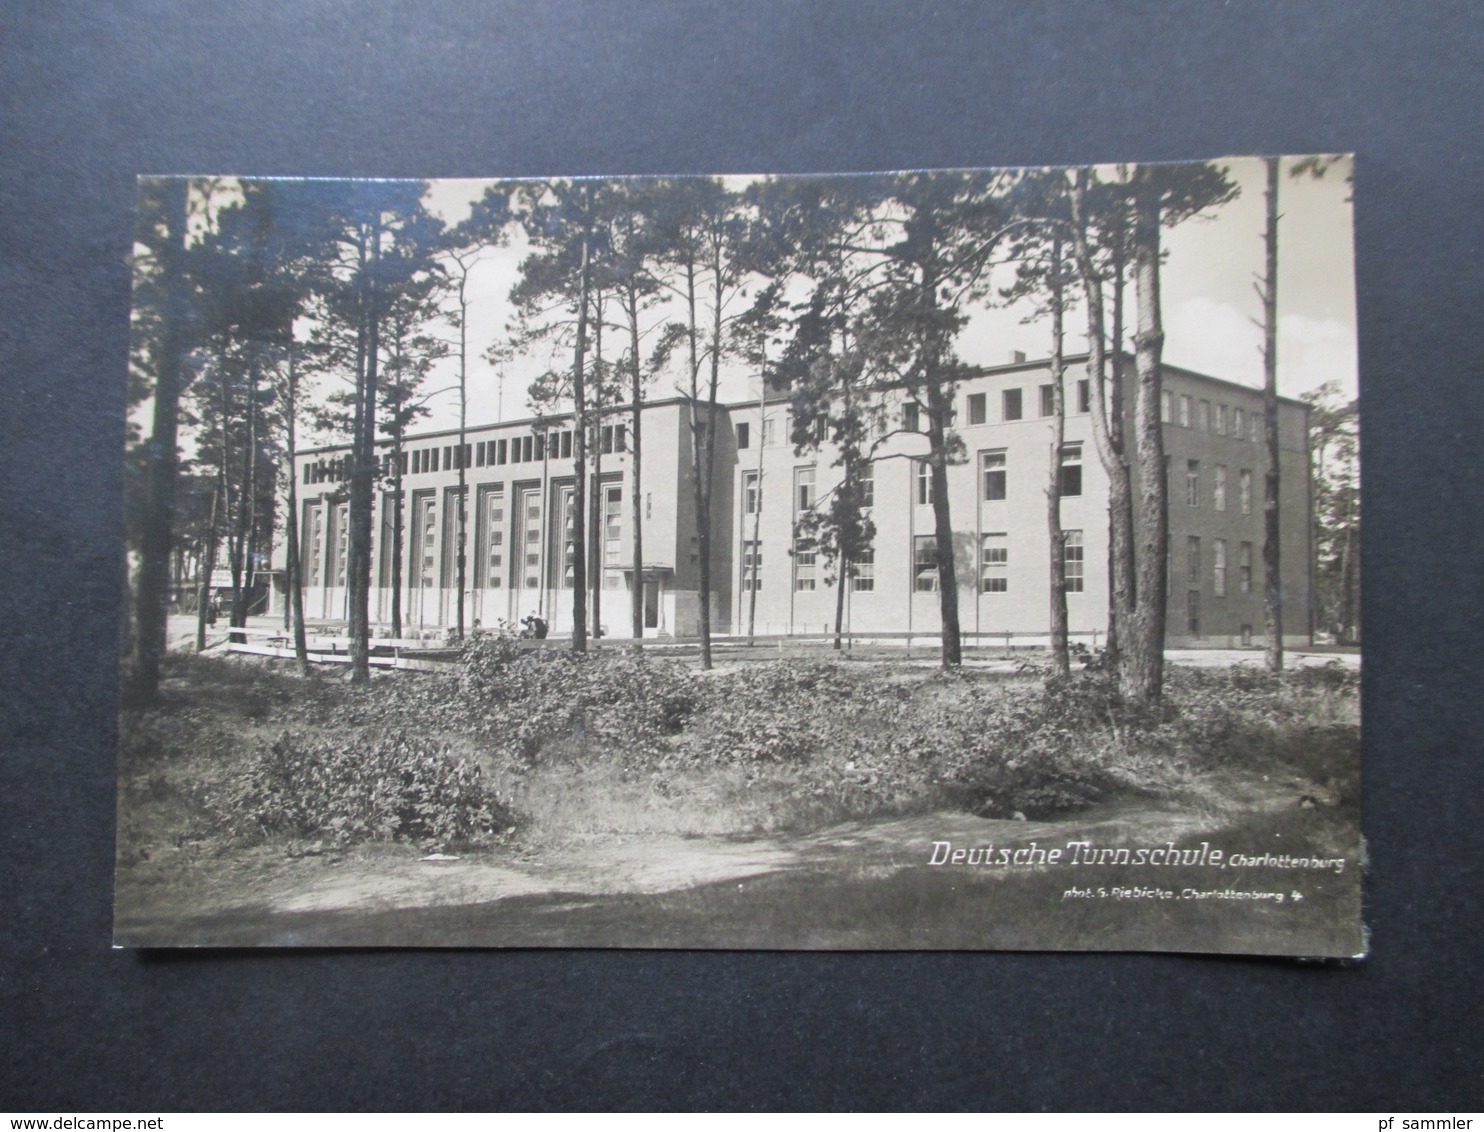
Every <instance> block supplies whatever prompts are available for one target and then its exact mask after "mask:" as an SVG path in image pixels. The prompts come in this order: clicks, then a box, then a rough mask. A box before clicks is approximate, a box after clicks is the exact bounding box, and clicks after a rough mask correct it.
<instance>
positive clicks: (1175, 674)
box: [115, 156, 1365, 957]
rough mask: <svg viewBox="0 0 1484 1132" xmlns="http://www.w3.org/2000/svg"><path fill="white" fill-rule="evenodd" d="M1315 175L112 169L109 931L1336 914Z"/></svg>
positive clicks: (347, 931)
mask: <svg viewBox="0 0 1484 1132" xmlns="http://www.w3.org/2000/svg"><path fill="white" fill-rule="evenodd" d="M1353 189H1354V184H1353V176H1352V162H1351V159H1350V158H1349V157H1346V156H1312V157H1282V158H1257V157H1253V158H1230V159H1223V160H1218V161H1199V162H1190V163H1182V164H1167V165H1121V166H1113V165H1103V166H1089V167H1086V168H1024V169H980V170H954V171H940V172H931V171H929V172H906V173H901V172H898V173H881V174H870V175H841V176H784V175H759V176H725V177H663V178H577V179H572V178H551V179H545V180H488V181H469V180H430V181H377V180H295V179H272V178H253V177H246V176H222V177H192V178H169V177H161V178H148V177H147V178H143V179H141V181H140V183H139V204H138V217H137V222H138V226H137V232H136V239H135V257H134V304H133V327H132V329H133V335H132V356H131V359H130V361H131V366H130V382H131V384H130V390H131V398H130V402H131V417H130V432H129V438H128V449H127V454H126V456H127V461H128V468H129V480H128V485H129V495H128V513H127V532H128V552H129V567H130V570H129V584H130V591H129V594H128V601H127V607H128V624H127V629H126V634H125V641H126V651H125V655H124V656H123V658H122V661H123V663H122V675H123V687H124V694H123V708H122V720H121V745H120V753H119V814H118V870H117V892H116V921H115V941H116V944H117V945H118V946H121V947H200V946H234V947H236V946H295V947H303V946H318V945H324V946H416V947H442V946H459V947H467V946H492V947H530V946H541V947H548V946H549V947H573V946H577V947H645V948H654V947H685V948H692V947H705V948H850V949H942V948H953V949H1042V950H1103V951H1106V950H1157V951H1182V952H1225V953H1248V954H1271V955H1292V956H1335V957H1352V956H1356V955H1359V954H1362V953H1363V952H1364V950H1365V942H1364V929H1363V925H1362V917H1361V887H1362V873H1363V866H1364V859H1363V849H1362V840H1361V836H1360V828H1359V812H1360V795H1359V787H1360V783H1359V758H1360V706H1359V681H1360V650H1359V640H1360V632H1361V627H1360V603H1359V575H1358V568H1359V471H1358V460H1359V419H1358V409H1357V405H1358V401H1357V388H1356V346H1355V295H1354V268H1353V239H1352V223H1351V199H1352V194H1353Z"/></svg>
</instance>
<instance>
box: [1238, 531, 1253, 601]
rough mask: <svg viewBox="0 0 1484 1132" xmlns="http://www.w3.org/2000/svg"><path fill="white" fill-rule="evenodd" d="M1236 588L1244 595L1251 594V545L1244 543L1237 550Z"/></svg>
mask: <svg viewBox="0 0 1484 1132" xmlns="http://www.w3.org/2000/svg"><path fill="white" fill-rule="evenodd" d="M1237 588H1238V589H1239V590H1241V591H1242V592H1243V593H1244V594H1250V593H1251V592H1252V544H1251V543H1250V542H1244V543H1243V544H1242V545H1241V546H1240V547H1239V548H1238V549H1237Z"/></svg>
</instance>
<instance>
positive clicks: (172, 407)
mask: <svg viewBox="0 0 1484 1132" xmlns="http://www.w3.org/2000/svg"><path fill="white" fill-rule="evenodd" d="M186 193H187V183H186V182H185V181H184V180H181V179H176V180H172V181H170V182H169V183H168V186H167V188H166V192H165V228H166V230H165V242H164V244H163V246H162V248H161V252H160V260H161V262H160V272H161V274H162V275H163V276H164V293H165V311H164V315H165V317H164V318H163V319H162V320H161V332H160V341H159V348H158V351H157V352H156V355H155V404H154V422H153V428H152V429H151V432H150V438H149V444H148V448H147V449H146V451H147V452H148V455H149V496H148V499H147V502H146V504H145V520H144V533H143V537H142V538H141V540H140V547H139V575H138V581H137V589H136V591H135V601H136V604H135V630H136V633H135V640H134V648H135V652H134V673H133V691H134V693H135V695H136V696H138V697H139V698H140V699H141V700H143V701H145V702H151V701H153V700H155V699H156V698H157V697H158V695H159V690H160V666H161V664H162V663H163V661H164V657H165V648H166V642H167V636H168V626H169V621H168V616H169V612H168V609H167V606H166V599H167V596H168V590H169V580H170V579H169V569H170V540H171V538H172V535H173V532H174V526H175V481H176V479H177V475H178V472H179V466H180V456H179V453H178V452H177V451H176V447H177V435H178V431H179V408H180V394H181V389H182V388H183V386H184V380H183V376H184V375H183V374H182V372H181V371H182V368H183V363H184V360H185V322H186V310H185V306H186V281H185V240H186V204H187V198H186Z"/></svg>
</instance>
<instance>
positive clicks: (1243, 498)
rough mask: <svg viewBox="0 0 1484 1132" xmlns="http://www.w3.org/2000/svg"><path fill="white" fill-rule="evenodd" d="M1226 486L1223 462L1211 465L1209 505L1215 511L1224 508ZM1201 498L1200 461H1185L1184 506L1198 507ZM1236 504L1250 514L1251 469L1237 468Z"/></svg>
mask: <svg viewBox="0 0 1484 1132" xmlns="http://www.w3.org/2000/svg"><path fill="white" fill-rule="evenodd" d="M1226 488H1227V474H1226V465H1225V464H1215V465H1212V474H1211V505H1212V507H1214V508H1215V509H1216V510H1217V511H1225V510H1226ZM1201 499H1202V491H1201V462H1200V461H1199V460H1186V461H1185V506H1187V507H1197V508H1198V507H1200V505H1201ZM1237 506H1238V507H1239V508H1240V510H1241V512H1242V514H1243V515H1250V514H1252V469H1251V468H1239V469H1237Z"/></svg>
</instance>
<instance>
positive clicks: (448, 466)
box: [443, 445, 454, 472]
mask: <svg viewBox="0 0 1484 1132" xmlns="http://www.w3.org/2000/svg"><path fill="white" fill-rule="evenodd" d="M453 453H454V450H453V448H452V446H450V445H444V447H443V470H444V471H445V472H451V471H453Z"/></svg>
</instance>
